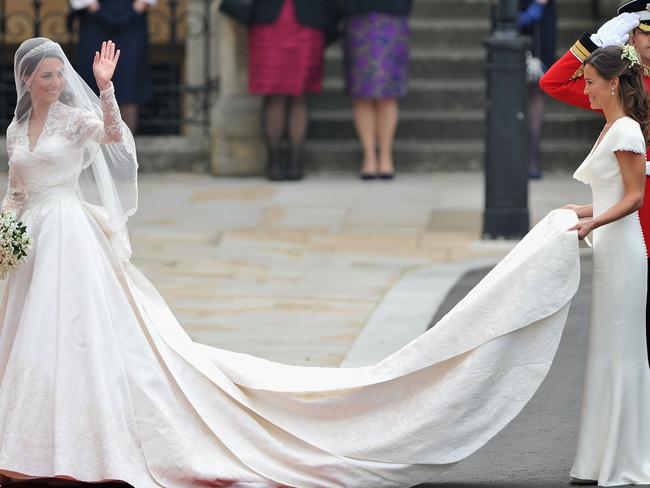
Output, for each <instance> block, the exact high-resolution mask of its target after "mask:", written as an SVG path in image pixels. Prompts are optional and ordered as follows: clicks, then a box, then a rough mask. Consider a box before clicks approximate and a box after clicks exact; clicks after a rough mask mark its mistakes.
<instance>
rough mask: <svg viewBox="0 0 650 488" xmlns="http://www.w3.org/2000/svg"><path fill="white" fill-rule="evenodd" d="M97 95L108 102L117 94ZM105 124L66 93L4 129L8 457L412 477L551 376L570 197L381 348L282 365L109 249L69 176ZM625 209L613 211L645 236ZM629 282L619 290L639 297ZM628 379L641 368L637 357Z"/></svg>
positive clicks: (212, 482)
mask: <svg viewBox="0 0 650 488" xmlns="http://www.w3.org/2000/svg"><path fill="white" fill-rule="evenodd" d="M102 103H103V104H106V106H105V107H104V109H105V110H113V109H114V104H115V100H114V97H112V96H107V97H103V98H102ZM106 129H107V128H105V127H103V122H102V121H101V120H100V119H99V118H98V117H96V116H93V115H92V114H84V113H81V112H79V111H78V110H77V109H72V108H70V107H66V106H64V105H62V104H60V103H59V102H57V104H56V105H55V106H54V107H52V108H51V109H50V115H49V117H48V120H47V121H46V125H45V128H44V130H43V133H42V135H41V138H40V140H39V141H38V144H37V145H36V147H35V148H33V150H30V148H29V143H28V139H27V136H26V127H25V124H15V125H13V126H12V127H10V129H9V134H8V142H9V149H10V188H9V192H8V195H7V198H6V200H5V207H7V208H12V209H14V210H15V211H16V212H17V213H18V214H19V215H20V218H21V219H22V220H23V221H24V222H25V223H26V225H27V227H28V230H29V232H30V233H31V235H32V237H33V239H34V247H33V249H32V251H31V254H30V255H29V258H28V259H27V261H26V262H25V263H24V264H23V265H22V266H21V267H20V268H19V269H17V270H15V271H13V272H11V273H10V275H9V278H8V283H7V286H6V290H5V293H4V297H3V299H2V305H1V306H0V474H4V475H9V476H12V477H23V478H26V477H54V476H61V477H68V478H73V479H77V480H83V481H100V480H123V481H126V482H128V483H130V484H132V485H134V486H135V487H137V488H152V487H167V488H184V487H188V488H189V487H197V486H215V487H216V486H247V485H251V486H253V485H255V486H272V487H279V486H293V487H300V488H316V487H319V488H322V487H346V488H354V487H358V488H368V487H373V488H380V487H398V486H399V487H403V486H411V485H414V484H417V483H419V482H423V481H430V480H435V477H436V473H438V472H439V471H440V470H441V469H445V468H446V467H447V466H448V465H450V464H452V463H456V462H458V461H460V460H462V459H464V458H466V457H467V456H469V455H470V454H472V453H473V452H475V451H476V450H477V449H479V448H480V447H481V446H482V445H484V444H485V443H486V442H488V441H489V440H490V439H491V438H492V437H493V436H494V435H495V434H496V433H497V432H499V431H500V430H501V429H503V427H504V426H505V425H507V424H508V422H510V420H512V418H513V417H515V416H516V415H517V414H518V413H519V412H520V411H521V409H522V408H523V407H524V406H525V404H526V403H527V402H528V401H529V400H530V398H531V397H532V395H533V394H534V393H535V391H536V390H537V388H538V387H539V385H540V383H541V382H542V380H543V379H544V377H545V376H546V374H547V372H548V370H549V367H550V365H551V362H552V360H553V358H554V355H555V352H556V349H557V346H558V343H559V340H560V337H561V334H562V330H563V327H564V324H565V320H566V316H567V313H568V310H569V306H570V303H571V299H572V297H573V295H574V293H575V291H576V289H577V286H578V282H579V274H580V269H579V265H580V264H579V254H578V241H577V236H576V233H575V232H567V229H568V228H569V227H571V226H573V225H575V223H576V222H577V218H576V216H575V214H574V213H573V212H570V211H567V210H559V211H555V212H552V213H551V214H550V215H549V216H547V217H546V218H545V219H544V220H543V221H542V222H541V223H540V224H538V225H537V226H536V227H535V228H534V229H533V230H532V231H531V232H530V234H528V236H526V237H525V238H524V239H523V240H522V241H521V243H520V244H519V245H518V246H517V247H516V248H515V249H514V250H513V251H512V252H511V253H510V254H509V255H508V256H507V257H506V258H505V259H504V260H503V261H502V262H501V263H500V264H499V265H498V266H497V267H496V268H495V269H494V270H493V271H492V272H491V273H490V274H489V275H488V276H487V277H486V278H485V279H484V280H483V281H482V282H481V283H480V284H479V285H478V286H477V287H476V288H475V289H474V290H473V291H472V292H470V293H469V294H468V295H467V297H466V298H465V299H464V300H463V301H462V302H461V303H460V304H459V305H458V306H457V307H455V308H454V309H453V310H452V311H451V312H450V313H449V314H448V315H446V316H445V317H444V318H443V319H442V320H441V321H440V322H439V323H438V324H437V325H436V326H435V327H434V328H433V329H431V330H430V331H428V332H426V333H425V334H423V335H422V336H420V337H419V338H417V339H415V340H414V341H412V342H411V343H410V344H408V345H407V346H406V347H404V348H403V349H401V350H399V351H398V352H396V353H394V354H393V355H391V356H390V357H388V358H386V359H385V360H383V361H381V362H380V363H378V364H376V365H373V366H368V367H362V368H355V369H337V368H307V367H295V366H285V365H282V364H277V363H273V362H270V361H266V360H263V359H258V358H255V357H252V356H249V355H246V354H238V353H233V352H228V351H224V350H220V349H216V348H213V347H207V346H204V345H201V344H197V343H194V342H192V340H191V339H190V338H189V337H188V336H187V334H185V332H184V331H183V329H182V328H181V326H180V325H179V324H178V322H177V321H176V319H175V318H174V316H173V315H172V312H171V311H170V310H169V308H168V307H167V305H166V304H165V302H164V301H163V299H162V297H161V296H160V295H159V294H158V293H157V292H156V290H155V289H154V287H153V286H152V285H151V284H150V283H149V282H148V281H147V280H146V279H145V278H144V276H143V275H142V274H140V273H139V272H138V271H137V270H136V269H135V268H134V267H133V266H132V265H131V264H130V263H129V262H128V261H123V260H121V259H119V258H118V257H117V256H118V255H117V254H116V252H114V249H113V247H112V245H111V241H110V239H109V238H108V237H107V235H106V234H105V226H104V225H103V222H102V212H101V209H97V208H93V207H91V206H89V205H88V204H86V203H85V202H84V201H82V200H81V199H80V198H79V189H78V177H79V174H80V171H81V168H82V165H83V162H82V160H83V157H82V154H83V147H84V144H85V143H86V141H101V140H102V134H103V133H105V132H106ZM632 222H634V221H633V220H630V223H629V224H628V223H627V221H626V223H622V224H620V225H623V226H628V225H629V227H630V228H631V230H630V232H631V233H633V232H637V234H635V236H637V237H638V229H637V228H636V227H634V226H633V225H632ZM601 241H602V238H601V239H599V241H598V244H599V245H601ZM621 259H623V258H621ZM632 259H636V257H634V258H627V257H626V258H624V260H625V262H626V263H627V262H631V260H632ZM634 262H635V265H636V266H637V268H638V267H639V266H640V264H639V263H640V262H641V261H634ZM638 281H639V284H638V285H637V280H636V278H635V279H631V283H632V284H634V286H635V287H636V286H638V287H639V288H638V289H632V290H630V289H629V287H627V288H625V295H626V296H629V295H638V296H639V297H642V296H645V291H644V290H643V289H641V288H640V286H641V285H640V283H645V281H644V280H641V279H640V278H639V280H638ZM639 299H640V298H639ZM608 325H610V324H608ZM624 325H626V326H627V324H624ZM395 326H396V327H399V324H395ZM621 326H623V325H621ZM634 342H635V343H637V345H638V346H639V347H640V344H642V343H644V341H642V340H641V338H639V339H638V340H635V341H634ZM626 343H627V342H626ZM617 344H618V343H617ZM641 354H642V352H640V353H639V355H641ZM640 362H641V361H640V360H639V364H640ZM613 374H614V373H612V372H607V375H613ZM622 375H623V373H622V371H621V372H620V373H619V376H622ZM626 378H627V376H626ZM634 379H636V380H637V381H638V382H641V381H642V380H643V382H645V376H643V374H642V373H641V371H640V368H639V371H638V374H637V375H636V376H633V379H632V380H630V381H633V380H634ZM620 384H621V383H620V382H619V383H615V382H611V388H616V387H618V386H617V385H620ZM624 384H625V385H627V383H624ZM640 385H641V386H643V387H645V383H642V384H641V383H640ZM603 388H604V387H603ZM608 388H610V387H608ZM644 392H645V393H643V394H647V389H646V390H644ZM636 394H639V395H640V394H641V392H640V390H639V391H637V392H636ZM614 407H615V406H614V405H612V406H611V408H614ZM644 419H645V417H644ZM626 435H627V431H626ZM629 435H632V433H631V432H630V434H629ZM648 439H650V438H648V437H647V436H646V440H644V441H643V442H646V441H647V440H648Z"/></svg>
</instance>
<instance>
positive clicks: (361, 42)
mask: <svg viewBox="0 0 650 488" xmlns="http://www.w3.org/2000/svg"><path fill="white" fill-rule="evenodd" d="M412 4H413V0H343V15H344V16H345V18H346V22H345V29H344V41H343V46H344V48H343V49H344V62H345V82H346V92H347V95H348V96H349V97H350V98H352V100H353V101H352V106H353V111H354V123H355V126H356V129H357V134H358V135H359V139H361V145H362V147H363V164H362V166H361V172H360V177H361V178H362V179H364V180H369V179H373V178H376V177H380V178H382V179H386V180H390V179H392V178H393V177H394V175H395V168H394V164H393V140H394V138H395V131H396V129H397V120H398V116H399V109H398V104H397V99H399V98H401V97H404V96H405V95H406V93H407V91H408V86H407V85H408V65H409V52H408V41H409V26H408V15H409V14H410V12H411V7H412ZM377 142H378V143H379V157H377Z"/></svg>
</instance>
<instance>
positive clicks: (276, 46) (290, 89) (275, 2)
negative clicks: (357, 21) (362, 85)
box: [248, 0, 337, 181]
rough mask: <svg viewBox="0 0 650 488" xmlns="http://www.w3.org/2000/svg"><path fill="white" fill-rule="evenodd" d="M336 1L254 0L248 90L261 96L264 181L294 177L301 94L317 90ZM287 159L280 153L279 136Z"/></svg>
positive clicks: (301, 132)
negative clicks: (286, 144)
mask: <svg viewBox="0 0 650 488" xmlns="http://www.w3.org/2000/svg"><path fill="white" fill-rule="evenodd" d="M336 22H337V3H336V0H254V3H253V13H252V21H251V27H250V30H249V35H248V46H249V65H248V66H249V73H248V76H249V78H248V82H249V91H250V93H253V94H258V95H263V96H264V109H263V126H264V135H265V139H266V145H267V152H268V159H267V164H266V176H267V178H268V179H269V180H272V181H278V180H300V179H302V176H303V164H302V159H301V158H302V147H303V143H304V140H305V136H306V135H307V125H308V122H309V116H308V112H307V102H306V100H305V93H310V92H320V91H321V89H322V83H323V53H324V50H325V45H326V44H327V42H328V41H331V40H333V39H334V38H335V37H336V27H337V26H336ZM285 132H286V133H287V134H288V139H289V146H290V151H289V159H288V162H287V161H284V160H283V159H282V157H281V146H282V141H283V139H284V136H285Z"/></svg>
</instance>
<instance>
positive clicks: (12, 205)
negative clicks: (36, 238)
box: [2, 166, 27, 217]
mask: <svg viewBox="0 0 650 488" xmlns="http://www.w3.org/2000/svg"><path fill="white" fill-rule="evenodd" d="M26 200H27V193H26V192H25V190H24V188H23V185H22V183H21V181H20V178H19V177H18V176H17V175H16V172H15V171H14V169H13V167H12V166H9V177H8V182H7V193H6V194H5V197H4V199H3V200H2V211H3V212H11V213H12V214H14V215H15V216H16V217H18V216H19V215H20V213H21V212H22V210H23V207H24V206H25V201H26Z"/></svg>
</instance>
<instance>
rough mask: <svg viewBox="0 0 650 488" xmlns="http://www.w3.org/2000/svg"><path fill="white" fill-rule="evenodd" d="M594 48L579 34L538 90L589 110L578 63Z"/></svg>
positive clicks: (648, 210) (647, 232)
mask: <svg viewBox="0 0 650 488" xmlns="http://www.w3.org/2000/svg"><path fill="white" fill-rule="evenodd" d="M597 48H598V46H596V45H595V44H594V43H593V42H591V40H590V39H589V34H588V33H585V34H583V35H582V37H581V38H580V39H579V40H578V41H576V43H575V44H574V45H573V46H572V47H571V49H570V50H569V51H567V53H566V54H565V55H564V56H562V57H561V58H560V59H559V60H558V61H557V62H556V63H555V64H554V65H553V66H551V67H550V68H549V70H548V71H547V72H546V73H545V74H544V76H543V77H542V79H541V80H540V81H539V86H540V87H541V89H542V90H544V91H545V92H546V93H547V94H549V95H551V96H552V97H553V98H556V99H558V100H560V101H561V102H564V103H568V104H569V105H575V106H576V107H580V108H586V109H589V110H592V109H591V105H590V103H589V97H588V96H587V95H585V93H584V89H585V79H584V77H583V75H582V68H583V66H582V62H583V61H584V59H585V58H586V57H587V56H589V54H590V53H591V52H593V51H595V50H596V49H597ZM643 74H644V76H643V83H644V85H645V87H646V90H647V91H648V92H649V93H650V71H649V70H648V68H644V72H643ZM646 161H650V147H648V151H647V152H646ZM648 164H650V163H646V168H648ZM647 173H648V171H647V169H646V180H645V181H646V183H645V187H646V192H645V194H644V197H643V206H642V207H641V208H640V209H639V219H640V220H641V228H642V230H643V238H644V240H645V244H646V246H645V247H646V252H647V250H648V249H650V176H648V174H647ZM649 292H650V290H649Z"/></svg>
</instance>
